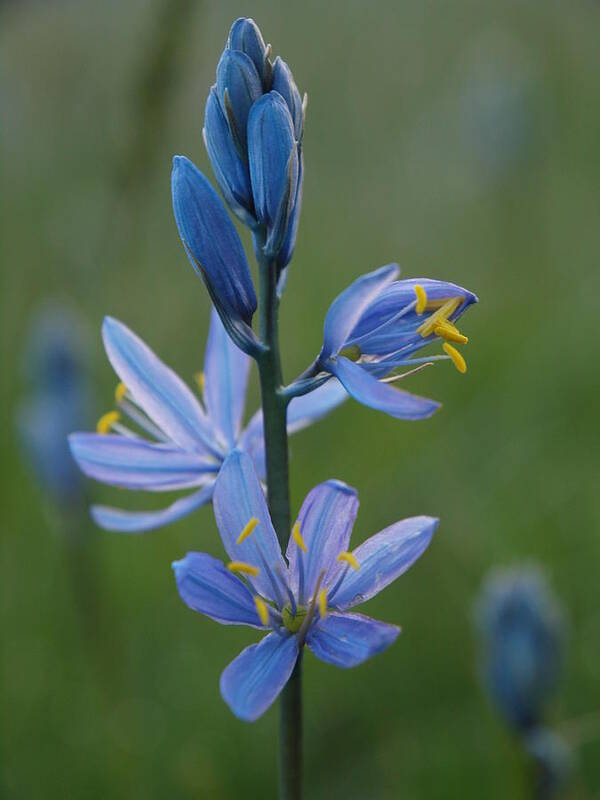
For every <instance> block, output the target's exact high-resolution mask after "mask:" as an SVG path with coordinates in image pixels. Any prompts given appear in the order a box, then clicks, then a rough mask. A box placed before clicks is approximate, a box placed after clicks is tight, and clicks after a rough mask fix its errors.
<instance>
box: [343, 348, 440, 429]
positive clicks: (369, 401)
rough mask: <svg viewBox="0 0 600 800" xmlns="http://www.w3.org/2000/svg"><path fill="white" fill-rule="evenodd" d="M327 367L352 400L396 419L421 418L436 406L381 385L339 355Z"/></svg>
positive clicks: (360, 368) (434, 410)
mask: <svg viewBox="0 0 600 800" xmlns="http://www.w3.org/2000/svg"><path fill="white" fill-rule="evenodd" d="M328 366H329V369H330V370H331V372H332V373H333V374H334V375H335V376H336V377H337V378H339V380H340V381H341V383H343V385H344V386H345V387H346V391H347V392H348V394H351V395H352V397H353V398H354V399H355V400H358V402H359V403H362V404H363V405H365V406H368V407H369V408H374V409H375V410H376V411H384V412H385V413H386V414H389V415H390V416H392V417H396V419H411V420H416V419H425V418H426V417H430V416H431V415H432V414H433V413H435V412H436V411H437V410H438V408H439V407H440V404H439V403H436V402H435V400H428V399H427V398H426V397H419V396H418V395H416V394H409V392H405V391H403V390H402V389H396V388H394V387H393V386H391V385H390V384H389V383H381V381H378V380H377V378H374V377H373V376H372V375H369V373H368V372H367V371H366V370H365V369H363V368H362V367H361V366H359V365H358V364H355V363H354V362H352V361H349V360H348V359H347V358H343V357H342V356H338V358H336V359H335V360H334V359H331V361H329V362H328Z"/></svg>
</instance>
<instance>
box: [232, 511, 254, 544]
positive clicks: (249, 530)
mask: <svg viewBox="0 0 600 800" xmlns="http://www.w3.org/2000/svg"><path fill="white" fill-rule="evenodd" d="M257 525H258V517H250V519H249V520H248V522H247V523H246V524H245V525H244V530H243V531H242V532H241V533H240V535H239V536H238V537H237V539H236V541H235V543H236V544H241V543H242V542H243V541H244V539H247V538H248V537H249V536H251V535H252V534H253V533H254V529H255V528H256V526H257Z"/></svg>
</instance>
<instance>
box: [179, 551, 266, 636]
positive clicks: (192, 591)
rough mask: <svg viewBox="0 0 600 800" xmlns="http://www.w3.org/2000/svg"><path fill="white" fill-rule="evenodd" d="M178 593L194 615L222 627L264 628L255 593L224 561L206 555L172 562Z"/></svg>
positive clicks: (188, 556) (195, 555) (189, 556)
mask: <svg viewBox="0 0 600 800" xmlns="http://www.w3.org/2000/svg"><path fill="white" fill-rule="evenodd" d="M173 570H174V571H175V580H176V582H177V591H178V592H179V594H180V596H181V599H182V600H183V602H184V603H185V604H186V606H188V608H191V609H192V611H198V612H199V613H200V614H204V615H205V616H207V617H210V618H211V619H214V620H216V621H217V622H220V623H222V624H223V625H251V626H252V627H253V628H261V627H262V625H261V624H260V619H259V617H258V613H257V611H256V606H255V605H254V599H253V596H252V593H251V592H250V590H249V589H248V587H247V586H246V584H245V583H244V582H243V581H241V580H240V579H239V578H238V577H236V576H235V575H234V574H233V573H231V572H230V571H229V570H228V569H227V567H225V565H224V564H223V562H222V561H219V559H218V558H213V557H212V556H209V555H208V554H207V553H188V554H187V555H186V557H185V558H183V559H181V561H174V562H173Z"/></svg>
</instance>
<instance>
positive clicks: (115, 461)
mask: <svg viewBox="0 0 600 800" xmlns="http://www.w3.org/2000/svg"><path fill="white" fill-rule="evenodd" d="M69 446H70V448H71V453H72V454H73V457H74V459H75V460H76V461H77V463H78V464H79V466H80V468H81V470H82V471H83V472H84V473H85V474H86V475H87V476H88V477H89V478H94V480H97V481H101V482H102V483H108V484H110V485H111V486H120V487H123V488H125V489H145V490H146V491H152V492H167V491H171V490H172V489H188V488H190V487H192V486H199V485H201V484H203V483H205V481H206V478H207V476H210V475H215V474H216V473H217V471H218V469H219V464H218V463H217V462H215V461H214V459H209V458H206V457H205V456H202V455H200V454H199V453H187V452H185V451H183V450H180V449H179V448H177V447H170V446H169V445H165V444H154V443H153V442H148V441H146V440H145V439H137V438H133V437H128V436H117V435H113V434H106V435H101V434H98V433H73V434H71V435H70V436H69Z"/></svg>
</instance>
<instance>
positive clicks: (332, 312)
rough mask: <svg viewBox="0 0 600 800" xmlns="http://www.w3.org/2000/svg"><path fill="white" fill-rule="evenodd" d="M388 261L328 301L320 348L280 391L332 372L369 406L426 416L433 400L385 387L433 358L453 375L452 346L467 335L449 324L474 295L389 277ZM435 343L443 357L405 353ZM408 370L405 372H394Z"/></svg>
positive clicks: (460, 363) (456, 359)
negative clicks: (309, 365)
mask: <svg viewBox="0 0 600 800" xmlns="http://www.w3.org/2000/svg"><path fill="white" fill-rule="evenodd" d="M398 272H399V269H398V266H397V265H396V264H390V265H388V266H385V267H381V268H380V269H377V270H375V271H374V272H370V273H368V274H366V275H363V276H362V277H360V278H358V280H356V281H354V283H352V284H351V285H350V286H349V287H348V288H347V289H346V290H345V291H344V292H342V294H340V295H339V296H338V297H337V298H336V299H335V300H334V302H333V303H332V304H331V306H330V308H329V311H328V312H327V316H326V318H325V325H324V341H323V347H322V349H321V352H320V353H319V356H318V357H317V359H316V361H315V364H314V365H313V367H312V368H310V370H309V371H307V373H308V374H307V373H305V375H304V376H301V377H300V378H299V379H298V381H297V382H296V383H295V384H292V385H291V386H290V387H289V388H288V391H289V393H290V394H294V393H297V392H298V391H310V390H311V388H312V387H314V386H318V385H322V383H323V381H324V380H327V378H328V376H331V375H335V376H336V377H337V378H338V379H339V380H340V382H341V383H342V384H343V385H344V387H345V388H346V390H347V392H348V393H349V394H350V395H352V397H354V399H355V400H358V401H359V402H360V403H363V404H364V405H366V406H369V407H370V408H374V409H377V410H378V411H384V412H386V413H387V414H390V415H391V416H393V417H397V418H399V419H422V418H424V417H429V416H431V414H433V413H434V412H435V411H436V410H437V409H438V408H439V404H438V403H436V402H435V401H433V400H428V399H426V398H424V397H417V396H416V395H413V394H409V393H408V392H405V391H402V390H400V389H397V388H395V387H394V386H392V385H391V384H393V383H394V382H396V381H398V380H400V379H401V378H404V377H406V375H409V374H411V373H412V372H413V371H416V369H420V368H421V367H422V366H423V365H425V364H430V363H431V362H433V361H437V360H440V359H450V360H451V361H452V362H453V363H454V365H455V367H456V368H457V369H458V371H459V372H466V369H467V367H466V362H465V360H464V358H463V356H462V355H461V353H460V352H459V351H458V350H457V349H456V347H455V346H454V345H455V344H466V343H467V341H468V340H467V337H466V336H463V334H461V333H460V331H459V330H458V329H457V327H456V325H455V323H456V321H457V320H458V318H459V317H460V316H461V315H462V314H463V313H464V312H465V310H466V309H467V308H468V306H469V305H471V303H475V302H477V297H476V296H475V295H474V294H473V293H472V292H469V291H468V290H467V289H463V288H461V287H460V286H456V285H455V284H453V283H447V282H445V281H436V280H430V279H428V278H421V279H411V280H402V281H399V280H396V278H397V276H398ZM440 339H442V340H443V345H442V347H443V350H444V354H443V355H433V356H427V357H423V358H414V357H413V354H414V353H415V352H417V351H419V350H422V349H423V348H424V347H426V346H427V345H429V344H432V343H433V342H436V341H439V340H440ZM406 367H408V368H409V371H408V372H401V373H398V372H397V370H400V369H402V368H406Z"/></svg>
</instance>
